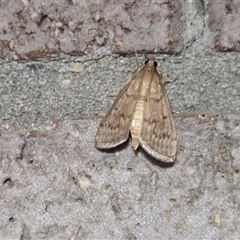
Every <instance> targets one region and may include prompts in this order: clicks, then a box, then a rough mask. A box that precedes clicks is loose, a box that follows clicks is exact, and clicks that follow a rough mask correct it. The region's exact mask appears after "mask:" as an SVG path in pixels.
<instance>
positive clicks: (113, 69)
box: [0, 0, 240, 239]
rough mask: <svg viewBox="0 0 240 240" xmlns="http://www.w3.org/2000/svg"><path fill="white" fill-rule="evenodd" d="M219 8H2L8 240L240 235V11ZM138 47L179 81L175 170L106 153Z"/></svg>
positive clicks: (129, 152)
mask: <svg viewBox="0 0 240 240" xmlns="http://www.w3.org/2000/svg"><path fill="white" fill-rule="evenodd" d="M216 2H218V4H216ZM216 2H212V1H201V0H199V1H181V2H180V1H163V0H159V1H142V2H139V1H130V2H129V1H121V3H116V2H115V1H98V2H97V3H96V2H95V1H94V3H93V2H90V1H74V0H73V1H53V0H51V1H41V2H39V1H25V0H22V1H16V0H15V1H14V0H12V1H2V2H1V3H0V5H1V7H0V19H1V21H0V31H1V34H0V49H1V50H0V57H1V58H2V59H3V60H2V61H1V62H0V64H1V69H0V82H1V87H0V215H1V218H0V237H1V239H7V238H8V239H44V238H45V239H53V238H54V239H66V238H67V239H239V238H240V227H239V226H240V224H239V221H240V220H239V215H240V206H239V202H240V201H239V200H240V199H239V196H240V195H239V185H240V184H239V183H240V128H239V121H240V114H239V112H240V100H239V99H240V98H239V92H240V81H239V77H240V67H239V66H240V60H239V52H237V51H238V50H239V48H238V46H239V42H238V38H237V36H238V35H239V31H240V28H239V27H238V21H237V17H238V11H239V10H238V9H239V7H238V6H239V4H238V2H237V0H236V1H227V0H226V1H216ZM180 3H181V4H180ZM228 23H229V24H228ZM228 26H229V27H228ZM150 30H151V31H150ZM146 33H147V34H146ZM136 39H137V40H136ZM133 47H134V48H136V50H137V51H138V52H140V53H141V52H146V53H151V55H154V56H155V57H156V59H157V61H158V65H159V70H161V71H162V72H168V73H169V75H170V76H171V77H172V78H175V77H178V78H177V80H176V81H175V82H173V83H172V84H168V85H167V86H166V89H167V93H168V95H169V98H170V102H171V105H172V108H173V110H175V111H178V112H180V113H179V114H174V120H175V122H176V127H177V133H178V136H179V150H178V155H177V160H176V163H175V164H174V165H166V164H163V163H161V162H158V161H155V160H154V159H152V158H151V157H149V156H148V155H147V154H146V153H145V152H144V151H143V150H141V149H139V151H137V152H134V151H133V149H132V147H131V143H130V142H127V143H125V144H123V145H122V146H120V147H118V148H116V149H113V150H110V151H98V150H97V149H95V148H94V136H95V133H96V129H97V126H98V123H99V121H100V116H97V115H98V114H102V113H104V112H106V110H107V109H108V107H109V106H110V104H111V102H112V101H113V100H114V98H113V97H111V96H109V95H110V94H115V93H117V92H119V91H120V89H121V88H122V87H123V86H124V85H125V84H126V82H127V79H128V77H129V76H130V75H131V73H133V71H134V70H135V69H136V68H137V64H136V60H135V57H134V55H133V54H129V55H126V56H120V55H119V54H116V53H121V54H123V53H124V54H126V53H132V52H133ZM229 50H231V51H232V52H228V51H229ZM164 52H165V53H178V55H168V54H160V53H164ZM52 53H54V54H52ZM114 53H115V54H114ZM73 55H79V56H73ZM80 55H81V56H80ZM44 56H45V58H43V57H44ZM145 57H146V56H144V55H141V54H140V58H141V60H143V61H144V60H145ZM14 59H15V60H14Z"/></svg>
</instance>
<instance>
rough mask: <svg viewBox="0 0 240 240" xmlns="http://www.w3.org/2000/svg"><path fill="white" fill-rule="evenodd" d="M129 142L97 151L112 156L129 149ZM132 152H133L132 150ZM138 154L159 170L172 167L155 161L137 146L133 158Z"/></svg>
mask: <svg viewBox="0 0 240 240" xmlns="http://www.w3.org/2000/svg"><path fill="white" fill-rule="evenodd" d="M129 142H130V140H129V139H128V140H127V141H126V142H123V143H121V144H120V145H118V146H116V147H113V148H108V149H98V150H99V151H101V152H105V153H109V154H113V153H116V152H120V151H123V150H124V149H125V150H126V149H127V148H128V147H129ZM133 151H134V150H133ZM139 152H141V153H142V155H143V156H144V157H145V158H146V159H147V160H148V161H149V162H151V163H152V164H153V165H157V166H158V167H161V168H171V167H172V166H173V165H174V162H173V163H166V162H162V161H160V160H157V159H155V158H154V157H152V156H150V155H149V154H147V153H146V152H145V151H144V150H143V148H142V147H140V146H139V148H138V149H137V150H136V151H134V154H135V156H137V155H138V154H139Z"/></svg>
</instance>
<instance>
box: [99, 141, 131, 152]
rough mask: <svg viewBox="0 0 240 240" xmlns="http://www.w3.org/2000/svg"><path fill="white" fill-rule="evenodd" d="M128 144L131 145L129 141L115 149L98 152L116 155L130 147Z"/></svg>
mask: <svg viewBox="0 0 240 240" xmlns="http://www.w3.org/2000/svg"><path fill="white" fill-rule="evenodd" d="M128 144H129V140H127V141H126V142H123V143H121V144H120V145H118V146H116V147H113V148H105V149H98V150H99V151H101V152H105V153H116V152H119V151H122V150H124V149H126V148H127V147H128Z"/></svg>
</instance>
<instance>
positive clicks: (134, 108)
mask: <svg viewBox="0 0 240 240" xmlns="http://www.w3.org/2000/svg"><path fill="white" fill-rule="evenodd" d="M155 64H156V62H155V61H154V58H150V59H149V60H148V61H147V62H146V65H145V66H144V67H143V68H142V69H140V70H139V71H138V72H137V73H136V74H135V75H134V76H133V77H132V78H131V80H130V81H129V82H128V84H127V85H126V87H125V88H124V89H123V90H122V91H121V92H120V94H119V95H118V97H117V98H116V100H115V101H114V103H113V105H112V106H111V108H110V109H109V111H108V112H107V114H106V115H105V116H104V118H103V119H102V121H101V123H100V125H99V128H98V131H97V134H96V139H95V145H96V147H97V148H100V149H102V148H112V147H115V146H117V145H119V144H121V143H122V142H124V141H126V140H127V139H128V137H129V132H130V133H131V137H132V145H133V148H134V150H136V149H137V148H138V146H139V144H140V145H141V146H142V148H143V149H144V150H145V151H146V152H147V153H148V154H150V155H151V156H153V157H154V158H156V159H158V160H161V161H164V162H174V160H175V158H176V153H177V134H176V130H175V125H174V122H173V118H172V113H171V108H170V104H169V100H168V97H167V95H166V92H165V89H164V83H163V77H162V74H160V73H158V72H157V69H156V65H155Z"/></svg>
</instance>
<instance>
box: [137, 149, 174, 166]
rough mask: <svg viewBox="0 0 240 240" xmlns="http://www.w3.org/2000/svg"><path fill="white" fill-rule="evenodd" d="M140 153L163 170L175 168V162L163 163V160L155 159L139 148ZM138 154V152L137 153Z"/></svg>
mask: <svg viewBox="0 0 240 240" xmlns="http://www.w3.org/2000/svg"><path fill="white" fill-rule="evenodd" d="M138 151H141V153H142V154H143V155H144V157H145V158H146V159H147V160H148V161H149V162H151V163H152V164H153V165H156V166H158V167H161V168H171V167H173V165H174V162H173V163H167V162H163V161H161V160H157V159H155V158H154V157H152V156H150V155H149V154H147V153H146V152H145V151H144V150H143V148H139V149H138ZM136 154H137V152H136Z"/></svg>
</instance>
